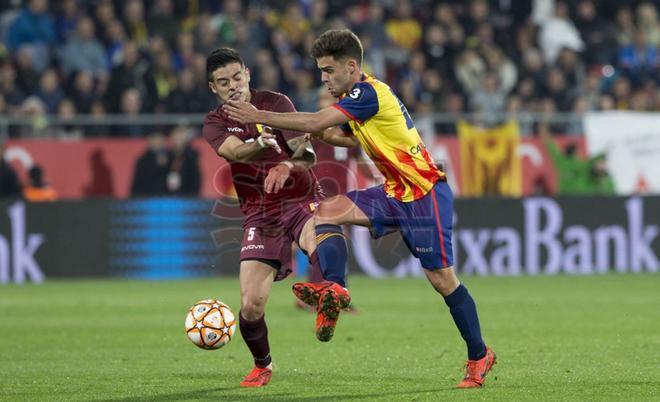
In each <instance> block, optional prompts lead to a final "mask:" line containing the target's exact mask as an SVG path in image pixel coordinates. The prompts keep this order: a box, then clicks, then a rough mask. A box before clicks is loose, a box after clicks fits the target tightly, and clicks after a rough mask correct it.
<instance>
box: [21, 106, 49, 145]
mask: <svg viewBox="0 0 660 402" xmlns="http://www.w3.org/2000/svg"><path fill="white" fill-rule="evenodd" d="M18 113H19V115H21V116H24V117H25V118H26V119H27V120H28V123H27V124H25V125H22V126H20V128H19V131H18V132H19V135H20V136H21V137H44V136H46V135H47V134H48V117H47V116H46V114H47V111H46V105H44V103H43V102H42V101H41V99H39V98H38V97H37V96H30V97H28V98H26V99H25V100H24V101H23V103H21V106H20V108H19V110H18Z"/></svg>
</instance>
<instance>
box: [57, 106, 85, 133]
mask: <svg viewBox="0 0 660 402" xmlns="http://www.w3.org/2000/svg"><path fill="white" fill-rule="evenodd" d="M76 112H77V111H76V106H75V104H74V103H73V101H72V100H71V99H69V98H64V99H62V101H61V102H60V104H59V105H58V107H57V118H58V120H59V121H58V126H57V130H56V131H55V136H57V137H58V138H59V139H66V140H79V139H81V138H82V136H83V131H82V127H81V126H78V125H75V124H73V120H74V119H75V118H76Z"/></svg>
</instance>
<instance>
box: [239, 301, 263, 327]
mask: <svg viewBox="0 0 660 402" xmlns="http://www.w3.org/2000/svg"><path fill="white" fill-rule="evenodd" d="M265 308H266V303H265V302H264V301H262V300H260V299H252V298H247V299H246V300H244V301H243V305H242V306H241V315H242V316H243V318H245V319H246V320H248V321H253V320H256V319H258V318H260V317H261V316H262V315H264V311H265Z"/></svg>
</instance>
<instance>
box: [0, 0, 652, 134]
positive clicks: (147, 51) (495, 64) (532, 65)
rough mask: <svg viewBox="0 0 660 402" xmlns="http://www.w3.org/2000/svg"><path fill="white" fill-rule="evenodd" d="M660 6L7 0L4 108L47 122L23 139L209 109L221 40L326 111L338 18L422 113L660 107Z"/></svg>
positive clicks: (442, 128) (565, 128) (3, 1)
mask: <svg viewBox="0 0 660 402" xmlns="http://www.w3.org/2000/svg"><path fill="white" fill-rule="evenodd" d="M659 9H660V0H643V1H635V0H630V1H625V2H622V1H616V0H599V1H597V0H575V1H565V2H562V1H554V0H516V1H513V0H469V1H468V0H466V1H462V0H446V1H436V0H381V1H366V0H362V1H360V0H350V1H349V0H289V1H284V0H279V1H278V0H275V1H265V0H260V1H247V0H246V1H239V0H177V1H174V0H126V1H113V0H59V1H51V2H49V1H48V0H24V1H20V0H0V13H1V14H0V35H1V37H2V43H1V44H0V114H12V115H25V116H32V117H34V118H35V120H34V121H35V123H34V124H33V125H32V126H31V127H28V129H27V130H24V131H22V132H13V133H12V135H15V136H20V135H39V132H40V131H39V130H40V128H43V127H45V126H46V123H44V122H43V119H42V120H39V118H40V117H43V116H46V115H55V116H59V117H60V118H61V119H63V120H66V119H71V118H72V116H76V115H79V114H86V115H91V116H95V117H102V116H103V115H106V114H122V115H123V117H122V119H124V118H125V119H129V120H130V119H131V117H132V116H136V115H139V114H142V113H206V112H208V111H209V110H210V109H212V108H214V107H215V106H216V105H217V101H216V99H215V98H214V97H213V96H212V94H211V93H210V92H209V91H208V86H207V80H206V73H205V60H206V55H207V54H208V53H209V52H210V51H211V50H213V49H214V48H216V47H219V46H232V47H234V48H236V49H237V50H239V51H240V52H241V54H242V55H243V57H244V58H245V61H246V64H247V65H248V67H250V69H251V72H252V86H253V87H255V88H258V89H269V90H277V91H280V92H283V93H285V94H287V95H288V96H289V97H290V98H291V99H292V100H293V101H294V103H295V105H296V106H297V108H298V109H299V110H303V111H311V110H315V107H316V104H317V100H318V87H319V85H320V82H319V74H318V72H317V70H316V65H315V62H314V60H313V59H312V58H311V57H310V56H309V50H310V48H311V45H312V43H313V42H314V40H315V38H316V37H317V35H319V34H320V33H322V32H323V31H325V30H326V29H329V28H350V29H352V30H354V31H355V32H356V33H357V34H358V35H359V36H360V38H361V39H362V42H363V45H364V47H365V64H366V70H367V71H370V72H371V73H372V74H373V75H375V76H376V77H377V78H379V79H381V80H384V81H386V82H388V83H389V84H390V85H391V86H392V87H393V88H394V90H395V91H396V92H397V94H398V95H399V97H400V98H401V99H402V101H403V102H404V103H405V104H406V106H407V108H408V109H409V110H410V111H411V112H412V113H416V114H418V115H424V114H429V113H433V112H439V113H446V114H447V115H449V116H452V115H456V116H458V115H459V114H461V113H466V112H474V113H476V114H477V115H479V116H481V119H482V121H484V122H486V123H489V122H492V123H495V122H496V121H497V120H499V119H502V116H503V115H504V114H505V113H511V114H516V113H525V112H538V113H554V112H574V113H576V114H578V115H579V114H582V113H584V112H586V111H591V110H636V111H660V91H659V89H658V88H659V86H658V84H660V47H659V46H660V22H659V18H658V12H659ZM429 124H435V126H432V128H433V130H435V131H436V132H438V133H443V134H453V133H455V127H454V125H453V124H447V123H444V122H435V123H433V122H431V123H429ZM546 128H547V129H549V130H550V131H551V132H553V133H565V134H580V133H581V130H582V127H581V126H580V125H579V124H550V123H548V124H547V127H546ZM528 130H532V131H533V130H537V127H529V128H528ZM60 131H61V132H60V133H58V134H59V135H62V136H70V137H80V136H108V135H116V136H135V137H146V136H147V135H148V134H149V132H148V130H146V129H144V127H143V126H140V125H135V126H130V125H121V126H117V127H116V128H113V127H108V126H94V127H88V128H87V129H84V130H83V129H80V128H78V127H74V126H70V127H67V126H66V125H65V126H62V127H61V130H60ZM49 135H50V134H49Z"/></svg>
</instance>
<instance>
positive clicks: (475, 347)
mask: <svg viewBox="0 0 660 402" xmlns="http://www.w3.org/2000/svg"><path fill="white" fill-rule="evenodd" d="M445 303H447V306H448V307H449V312H450V313H451V316H452V317H453V318H454V322H455V323H456V326H457V327H458V330H459V331H460V332H461V336H462V337H463V339H465V343H466V344H467V348H468V359H470V360H479V359H481V358H483V357H484V356H485V355H486V345H485V344H484V341H483V339H481V328H479V316H477V306H476V305H475V304H474V299H472V296H470V292H468V290H467V288H466V287H465V286H463V284H460V285H459V286H458V287H457V288H456V290H454V291H453V292H452V294H450V295H449V296H446V297H445Z"/></svg>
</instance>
